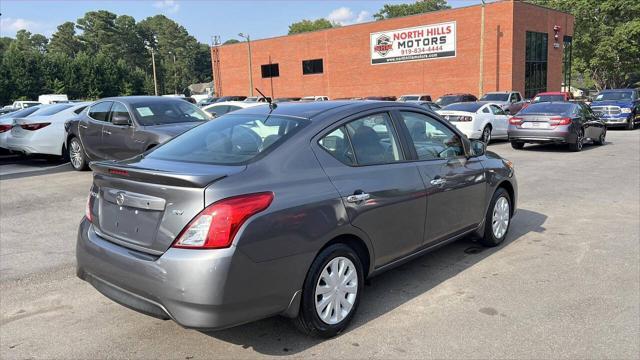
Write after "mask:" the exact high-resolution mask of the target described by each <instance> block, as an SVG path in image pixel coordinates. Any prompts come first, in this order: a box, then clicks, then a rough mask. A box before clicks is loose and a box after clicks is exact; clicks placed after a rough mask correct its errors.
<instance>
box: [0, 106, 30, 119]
mask: <svg viewBox="0 0 640 360" xmlns="http://www.w3.org/2000/svg"><path fill="white" fill-rule="evenodd" d="M38 109H40V108H39V107H30V108H26V109H22V110H18V111H12V112H10V113H7V114H4V115H2V116H0V117H6V118H21V117H27V116H29V115H31V114H33V113H34V112H36V111H38Z"/></svg>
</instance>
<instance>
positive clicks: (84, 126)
mask: <svg viewBox="0 0 640 360" xmlns="http://www.w3.org/2000/svg"><path fill="white" fill-rule="evenodd" d="M78 126H80V127H81V128H83V129H86V128H88V126H87V125H82V124H79V125H78Z"/></svg>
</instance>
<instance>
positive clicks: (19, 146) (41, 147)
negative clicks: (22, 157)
mask: <svg viewBox="0 0 640 360" xmlns="http://www.w3.org/2000/svg"><path fill="white" fill-rule="evenodd" d="M87 105H89V103H73V104H56V105H48V106H43V107H42V108H41V109H39V110H38V111H36V112H34V113H33V114H31V115H30V116H28V117H21V118H14V119H13V126H12V128H11V133H10V134H9V138H8V139H7V147H8V148H9V150H12V151H17V152H21V153H25V154H45V155H56V156H63V154H65V152H64V151H63V148H64V144H65V136H66V132H65V130H64V123H65V122H66V121H67V120H70V119H72V118H74V117H75V116H77V115H78V114H80V113H81V112H82V110H84V109H85V108H86V107H87Z"/></svg>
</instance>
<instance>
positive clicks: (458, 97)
mask: <svg viewBox="0 0 640 360" xmlns="http://www.w3.org/2000/svg"><path fill="white" fill-rule="evenodd" d="M472 101H478V98H477V97H475V96H474V95H471V94H446V95H442V96H440V97H439V98H438V99H437V100H436V104H438V105H440V106H441V107H445V106H447V105H450V104H453V103H459V102H472Z"/></svg>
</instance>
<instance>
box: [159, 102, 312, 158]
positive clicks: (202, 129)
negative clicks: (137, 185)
mask: <svg viewBox="0 0 640 360" xmlns="http://www.w3.org/2000/svg"><path fill="white" fill-rule="evenodd" d="M307 123H308V120H304V119H294V118H285V117H279V116H267V117H266V118H265V116H264V115H245V114H242V115H234V114H228V115H224V116H221V117H219V118H217V119H215V120H212V121H209V122H207V123H206V124H202V125H200V126H197V127H195V128H193V129H191V130H189V131H187V132H185V133H184V134H182V135H180V136H178V137H176V138H174V139H173V140H171V141H169V142H167V143H165V144H164V145H162V146H160V147H158V148H156V150H154V151H152V152H151V153H150V154H149V155H148V157H149V158H152V159H161V160H172V161H185V162H196V163H204V164H217V165H238V164H242V163H246V162H249V161H251V160H252V159H253V158H255V157H256V156H258V155H260V154H261V153H264V152H265V151H267V150H269V149H271V148H274V147H276V146H278V145H279V144H281V143H282V142H284V141H286V139H288V138H289V137H291V136H292V135H293V134H294V133H296V132H297V131H298V130H300V129H301V128H303V127H304V126H305V125H306V124H307Z"/></svg>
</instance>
